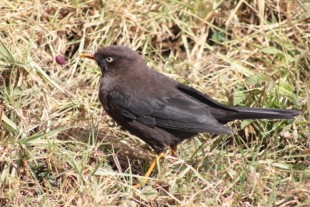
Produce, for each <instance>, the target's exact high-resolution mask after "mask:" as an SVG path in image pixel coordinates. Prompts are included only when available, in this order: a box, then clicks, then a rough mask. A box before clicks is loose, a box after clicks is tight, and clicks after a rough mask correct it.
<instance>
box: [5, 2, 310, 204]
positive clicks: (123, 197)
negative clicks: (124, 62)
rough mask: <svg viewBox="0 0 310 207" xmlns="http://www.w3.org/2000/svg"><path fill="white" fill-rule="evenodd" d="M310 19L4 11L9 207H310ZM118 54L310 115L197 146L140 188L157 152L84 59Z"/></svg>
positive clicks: (221, 97) (296, 15) (239, 101)
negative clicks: (114, 47) (111, 101)
mask: <svg viewBox="0 0 310 207" xmlns="http://www.w3.org/2000/svg"><path fill="white" fill-rule="evenodd" d="M309 10H310V3H309V1H307V0H296V1H282V0H278V1H275V0H256V1H253V0H230V1H221V0H191V1H190V0H186V1H178V0H175V1H155V0H154V1H143V0H141V1H129V0H127V1H117V0H111V1H107V2H105V1H99V0H88V1H77V0H71V1H70V0H67V1H40V0H38V1H1V3H0V19H1V21H0V22H1V23H0V31H1V33H0V74H1V78H0V94H1V95H0V104H1V105H0V117H1V114H2V122H0V130H1V132H0V150H1V154H0V186H1V189H0V206H307V205H309V204H310V199H309V198H310V177H309V175H310V167H309V166H310V157H309V155H310V140H309V137H310V129H309V120H310V107H309V106H310V98H309V97H310V94H309V90H310V81H309V80H310V50H309V48H310V47H309V46H310V15H309V12H308V11H309ZM111 44H118V45H127V46H130V47H131V48H132V49H134V50H136V51H138V52H139V53H140V54H141V55H142V56H143V57H144V58H145V60H146V62H147V64H148V65H149V66H150V67H151V68H153V69H154V70H157V71H160V72H162V73H164V74H166V75H168V76H169V77H170V78H172V79H175V80H177V81H179V82H182V83H186V84H188V85H191V86H193V87H195V88H197V89H199V90H200V91H203V92H205V93H207V94H209V95H210V96H211V97H213V98H214V99H216V100H218V101H220V102H222V103H225V104H229V105H235V106H251V107H270V108H272V107H273V108H288V109H296V110H300V111H301V115H299V116H297V117H296V118H295V119H294V120H288V121H283V120H273V121H264V120H262V121H255V120H248V121H236V122H233V123H230V124H229V127H230V128H231V129H232V130H234V131H235V134H234V135H231V136H227V135H225V136H223V135H222V136H212V135H209V134H201V135H199V136H197V137H195V138H193V139H191V140H187V141H185V142H184V143H182V144H180V145H179V148H178V157H177V158H174V157H171V156H169V153H168V154H167V156H166V157H165V159H164V160H162V161H161V162H160V165H159V166H158V168H157V169H156V171H155V172H154V173H153V174H152V176H151V180H150V181H149V182H148V183H147V184H146V186H144V187H143V188H141V189H135V188H133V184H135V183H136V182H138V180H139V179H141V178H142V176H143V174H144V173H145V171H146V170H147V168H148V165H149V164H150V162H151V160H152V159H153V158H154V157H155V153H154V152H153V151H152V150H151V149H150V148H149V147H148V146H147V145H145V143H143V142H142V141H140V140H139V139H138V138H136V137H134V136H132V135H130V134H129V133H128V132H126V131H123V130H122V129H120V128H119V127H118V126H117V125H116V124H115V123H114V122H113V120H111V119H110V118H109V117H108V116H107V115H106V113H105V112H104V111H103V109H102V107H101V106H100V103H99V101H98V83H99V78H100V75H101V73H100V70H99V69H98V67H97V66H96V64H95V62H92V61H90V60H82V59H80V57H79V55H80V54H81V53H82V52H94V51H95V50H96V49H97V48H99V47H102V46H106V45H111ZM57 55H61V56H63V57H65V59H66V61H65V63H64V64H58V63H57V62H56V61H55V57H56V56H57Z"/></svg>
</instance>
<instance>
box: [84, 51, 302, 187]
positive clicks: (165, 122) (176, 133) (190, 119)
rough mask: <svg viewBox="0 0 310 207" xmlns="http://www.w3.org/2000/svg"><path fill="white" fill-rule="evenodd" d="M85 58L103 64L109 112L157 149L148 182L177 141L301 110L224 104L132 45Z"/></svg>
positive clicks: (290, 115) (103, 92) (102, 97)
mask: <svg viewBox="0 0 310 207" xmlns="http://www.w3.org/2000/svg"><path fill="white" fill-rule="evenodd" d="M80 57H81V58H89V59H92V60H95V61H96V63H97V64H98V66H99V68H100V69H101V72H102V76H101V78H100V86H99V100H100V102H101V104H102V106H103V108H104V110H105V111H106V113H107V114H108V115H109V116H110V117H111V118H112V119H113V120H114V121H115V122H116V123H117V124H118V125H120V126H121V127H122V128H124V129H126V130H127V131H129V132H130V133H131V134H133V135H135V136H137V137H138V138H140V139H141V140H143V141H144V142H145V143H146V144H148V145H149V146H150V147H151V148H152V149H153V150H154V151H155V152H156V153H157V156H156V158H155V159H154V161H153V162H152V164H151V166H150V168H149V169H148V171H147V172H146V174H145V176H144V179H143V183H142V184H146V183H147V181H148V178H149V176H150V175H151V173H152V171H153V169H154V168H155V167H156V164H157V162H159V159H161V158H162V157H164V152H165V149H166V148H167V147H170V148H171V154H172V155H173V156H176V150H177V145H178V144H179V143H180V142H182V141H183V140H185V139H189V138H192V137H194V136H196V135H197V134H199V133H210V134H232V131H231V130H230V129H229V128H228V127H227V126H226V125H225V124H226V123H228V122H230V121H234V120H244V119H293V118H294V117H295V116H297V115H299V114H300V112H299V111H297V110H291V109H276V108H251V107H236V106H227V105H224V104H222V103H219V102H218V101H216V100H214V99H212V98H211V97H210V96H208V95H207V94H205V93H203V92H201V91H199V90H197V89H195V88H193V87H191V86H188V85H185V84H182V83H179V82H177V81H175V80H173V79H170V78H169V77H167V76H166V75H164V74H162V73H159V72H157V71H155V70H153V69H151V68H149V67H148V66H147V64H146V62H145V61H144V59H143V58H142V56H140V55H139V54H138V53H137V52H136V51H134V50H132V49H130V48H129V47H127V46H122V45H110V46H106V47H102V48H99V49H98V50H97V51H96V52H95V53H93V54H88V53H82V54H81V55H80ZM136 187H138V188H139V187H141V185H140V184H139V183H138V184H137V185H136Z"/></svg>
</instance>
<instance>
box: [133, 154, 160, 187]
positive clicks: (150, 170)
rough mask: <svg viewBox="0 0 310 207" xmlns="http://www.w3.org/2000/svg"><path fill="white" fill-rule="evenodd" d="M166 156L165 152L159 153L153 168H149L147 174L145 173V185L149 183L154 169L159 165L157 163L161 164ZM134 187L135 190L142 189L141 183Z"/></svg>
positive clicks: (152, 165)
mask: <svg viewBox="0 0 310 207" xmlns="http://www.w3.org/2000/svg"><path fill="white" fill-rule="evenodd" d="M164 155H165V153H163V152H161V153H159V155H156V158H155V159H154V160H153V162H152V164H151V166H150V167H149V169H148V170H147V172H146V173H145V176H144V178H143V183H144V184H145V183H146V182H147V181H148V179H149V177H150V175H151V173H152V172H153V170H154V168H155V167H156V165H157V162H158V163H159V160H160V159H161V158H162V157H164ZM134 187H135V188H140V187H141V184H140V183H137V184H136V185H134Z"/></svg>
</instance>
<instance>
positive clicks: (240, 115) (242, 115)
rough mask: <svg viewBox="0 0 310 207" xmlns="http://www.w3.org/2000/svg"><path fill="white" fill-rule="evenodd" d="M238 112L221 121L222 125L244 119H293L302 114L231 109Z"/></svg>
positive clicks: (290, 111)
mask: <svg viewBox="0 0 310 207" xmlns="http://www.w3.org/2000/svg"><path fill="white" fill-rule="evenodd" d="M230 108H231V109H233V110H235V111H236V112H235V113H233V114H231V115H230V116H227V117H225V118H224V120H221V122H222V123H225V122H229V121H233V120H236V119H238V120H243V119H293V118H294V116H297V115H299V114H300V112H299V111H296V110H290V109H270V108H249V107H230Z"/></svg>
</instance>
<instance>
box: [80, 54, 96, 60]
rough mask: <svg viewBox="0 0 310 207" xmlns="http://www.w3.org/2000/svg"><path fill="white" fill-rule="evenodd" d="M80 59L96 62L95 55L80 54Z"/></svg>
mask: <svg viewBox="0 0 310 207" xmlns="http://www.w3.org/2000/svg"><path fill="white" fill-rule="evenodd" d="M80 57H81V58H88V59H92V60H95V57H94V55H93V54H86V53H82V54H80Z"/></svg>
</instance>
